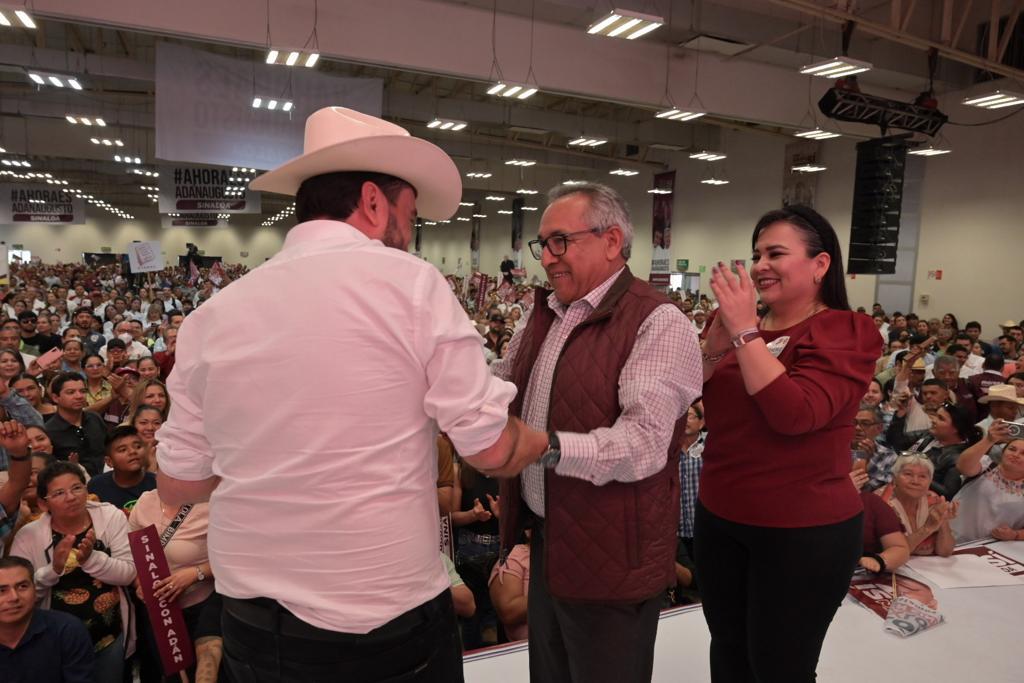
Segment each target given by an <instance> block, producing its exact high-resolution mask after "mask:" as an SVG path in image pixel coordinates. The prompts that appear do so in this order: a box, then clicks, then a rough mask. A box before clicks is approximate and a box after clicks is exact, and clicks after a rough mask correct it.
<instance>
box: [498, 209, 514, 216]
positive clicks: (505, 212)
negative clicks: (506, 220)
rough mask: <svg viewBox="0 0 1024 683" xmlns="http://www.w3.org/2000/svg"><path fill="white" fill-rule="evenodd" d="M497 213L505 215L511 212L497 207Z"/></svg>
mask: <svg viewBox="0 0 1024 683" xmlns="http://www.w3.org/2000/svg"><path fill="white" fill-rule="evenodd" d="M498 213H500V214H502V215H506V216H507V215H509V214H511V213H512V212H511V211H509V210H508V209H498Z"/></svg>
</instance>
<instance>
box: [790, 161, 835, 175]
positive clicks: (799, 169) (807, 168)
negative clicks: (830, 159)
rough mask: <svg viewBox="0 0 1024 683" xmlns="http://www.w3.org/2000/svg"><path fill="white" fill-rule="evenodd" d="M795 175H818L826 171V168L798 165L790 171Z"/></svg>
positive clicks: (815, 165) (814, 165)
mask: <svg viewBox="0 0 1024 683" xmlns="http://www.w3.org/2000/svg"><path fill="white" fill-rule="evenodd" d="M790 170H792V171H794V172H796V173H820V172H821V171H825V170H828V167H826V166H819V165H818V164H809V163H808V164H800V165H799V166H794V167H793V168H792V169H790Z"/></svg>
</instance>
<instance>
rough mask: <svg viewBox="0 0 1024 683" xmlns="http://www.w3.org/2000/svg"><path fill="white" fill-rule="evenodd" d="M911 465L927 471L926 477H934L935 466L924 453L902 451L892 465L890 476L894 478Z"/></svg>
mask: <svg viewBox="0 0 1024 683" xmlns="http://www.w3.org/2000/svg"><path fill="white" fill-rule="evenodd" d="M911 465H918V466H920V467H923V468H925V469H926V470H928V476H931V477H934V476H935V464H934V463H933V462H932V461H931V459H929V458H928V456H927V455H925V454H924V453H918V452H917V451H903V452H902V453H900V457H898V458H896V462H894V463H893V465H892V476H893V477H894V478H895V477H896V476H897V475H899V473H900V472H902V471H903V469H904V468H906V467H910V466H911Z"/></svg>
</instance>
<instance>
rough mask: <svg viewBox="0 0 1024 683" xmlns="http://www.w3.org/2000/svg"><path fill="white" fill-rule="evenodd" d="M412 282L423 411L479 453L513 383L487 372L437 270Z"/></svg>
mask: <svg viewBox="0 0 1024 683" xmlns="http://www.w3.org/2000/svg"><path fill="white" fill-rule="evenodd" d="M416 285H417V286H416V287H415V288H414V290H413V291H414V292H415V294H414V298H415V299H416V301H415V303H416V308H415V310H416V311H417V317H416V326H415V330H414V335H415V336H416V340H415V341H416V348H417V351H418V353H419V355H420V359H421V361H422V362H423V367H424V368H425V370H426V375H427V385H428V388H427V392H426V394H425V396H424V398H423V410H424V411H425V412H426V414H427V415H428V416H429V417H431V418H432V419H434V420H435V421H437V424H438V426H439V427H440V429H441V431H443V432H445V433H446V434H447V435H448V437H449V438H451V440H452V442H453V443H454V444H455V449H456V451H458V452H459V453H462V454H466V455H471V454H475V453H479V452H480V451H482V450H484V449H486V448H488V447H489V446H491V445H493V444H494V443H495V442H496V441H497V440H498V438H499V437H500V436H501V432H502V430H503V429H504V428H505V424H506V422H507V421H508V406H509V404H510V403H511V402H512V399H513V398H515V395H516V387H515V385H514V384H512V383H511V382H506V381H504V380H502V379H499V378H497V377H494V376H492V375H491V373H490V372H489V371H488V369H487V363H486V361H485V360H484V355H483V338H482V337H481V336H480V335H479V334H478V333H477V331H476V329H475V328H474V327H473V325H472V324H471V323H470V322H469V317H468V316H467V315H466V312H465V311H464V310H462V307H461V306H460V305H459V302H458V300H457V299H456V298H455V296H454V295H453V294H452V292H451V288H450V287H449V286H448V283H447V282H446V281H445V280H444V278H443V277H441V274H440V273H439V272H431V271H425V272H424V273H423V275H421V276H420V277H419V278H418V282H417V283H416ZM179 354H180V351H179ZM179 362H180V360H179Z"/></svg>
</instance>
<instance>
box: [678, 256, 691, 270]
mask: <svg viewBox="0 0 1024 683" xmlns="http://www.w3.org/2000/svg"><path fill="white" fill-rule="evenodd" d="M689 269H690V259H688V258H681V259H676V270H678V271H679V272H680V273H685V272H686V271H688V270H689Z"/></svg>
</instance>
